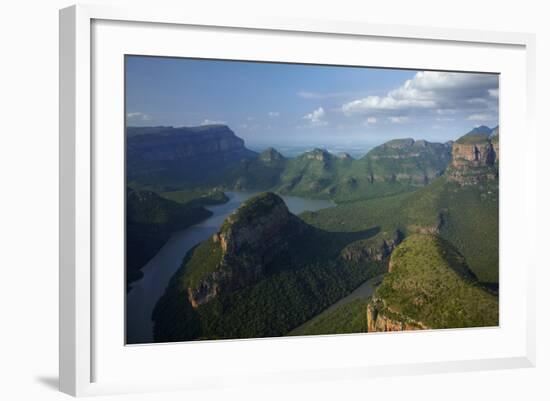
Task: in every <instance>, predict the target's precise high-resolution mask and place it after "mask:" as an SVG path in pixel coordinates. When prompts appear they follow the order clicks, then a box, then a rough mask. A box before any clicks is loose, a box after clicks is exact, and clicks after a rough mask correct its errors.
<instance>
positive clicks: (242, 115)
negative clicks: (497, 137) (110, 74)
mask: <svg viewBox="0 0 550 401" xmlns="http://www.w3.org/2000/svg"><path fill="white" fill-rule="evenodd" d="M125 60H126V61H125V65H126V68H125V75H126V76H125V79H126V105H125V110H126V111H125V112H126V116H125V117H126V124H127V126H172V127H189V126H201V125H209V124H224V125H227V126H229V127H231V129H232V130H233V131H234V132H235V133H236V134H237V135H238V136H239V137H241V138H243V139H244V140H245V141H246V142H247V143H251V144H252V143H254V144H262V143H287V142H303V143H319V144H322V143H326V144H338V143H342V142H354V143H360V144H362V145H369V146H373V145H374V144H376V143H383V142H386V141H387V140H390V139H393V138H422V139H424V140H427V141H430V142H447V141H448V140H454V139H456V138H458V137H459V136H461V135H463V134H464V133H466V132H468V131H469V130H470V129H471V128H472V127H474V126H476V125H487V126H491V127H494V126H496V125H498V121H499V116H498V98H499V84H498V74H487V73H465V72H438V71H421V70H404V69H403V70H402V69H384V68H372V67H347V66H327V65H312V64H307V65H306V64H284V63H275V62H273V63H271V62H253V61H236V60H210V59H192V58H173V57H150V56H126V58H125Z"/></svg>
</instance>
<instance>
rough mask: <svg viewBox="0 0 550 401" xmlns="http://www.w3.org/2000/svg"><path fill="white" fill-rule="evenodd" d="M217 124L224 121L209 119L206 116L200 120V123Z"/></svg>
mask: <svg viewBox="0 0 550 401" xmlns="http://www.w3.org/2000/svg"><path fill="white" fill-rule="evenodd" d="M218 124H225V121H220V120H210V119H208V118H205V119H204V120H202V121H201V124H200V125H218Z"/></svg>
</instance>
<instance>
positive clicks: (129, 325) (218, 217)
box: [126, 191, 334, 344]
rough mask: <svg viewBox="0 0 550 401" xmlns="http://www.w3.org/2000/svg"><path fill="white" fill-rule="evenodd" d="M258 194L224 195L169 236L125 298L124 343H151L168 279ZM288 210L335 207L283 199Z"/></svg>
mask: <svg viewBox="0 0 550 401" xmlns="http://www.w3.org/2000/svg"><path fill="white" fill-rule="evenodd" d="M257 193H259V192H257V191H256V192H253V191H247V192H225V194H226V195H227V197H228V198H229V201H228V202H226V203H224V204H222V205H215V206H208V207H207V209H208V210H210V211H211V212H212V213H213V214H212V216H210V217H209V218H207V219H206V220H204V221H202V222H200V223H198V224H195V225H194V226H191V227H189V228H186V229H185V230H181V231H178V232H175V233H174V234H172V236H171V237H170V239H169V240H168V242H167V243H166V244H164V246H163V247H162V248H161V249H160V251H159V252H158V253H157V254H156V255H155V256H154V257H153V258H152V259H151V260H150V261H149V262H147V264H146V265H145V266H144V267H143V268H142V272H143V278H142V279H140V280H138V281H136V282H134V283H132V284H131V286H132V290H131V291H130V292H129V293H128V294H127V295H126V341H127V343H132V344H135V343H150V342H153V321H152V320H151V314H152V313H153V308H154V307H155V304H156V303H157V301H158V300H159V298H160V297H161V296H162V294H163V293H164V290H165V288H166V286H167V285H168V282H169V281H170V278H171V277H172V276H173V275H174V273H175V272H176V271H177V270H178V268H179V267H180V265H181V262H182V260H183V258H184V256H185V254H186V253H187V251H189V249H191V248H193V247H194V246H195V245H197V244H198V243H199V242H201V241H204V240H205V239H207V238H208V237H210V236H211V235H213V234H214V233H216V232H217V231H218V230H219V228H220V226H221V225H222V223H223V221H224V220H225V218H226V217H227V216H229V215H230V214H231V212H233V211H234V210H235V209H237V208H238V207H239V206H240V205H241V204H242V203H243V202H244V201H246V200H247V199H248V198H250V197H252V196H254V195H256V194H257ZM281 198H282V199H283V200H284V201H285V203H286V205H287V207H288V209H289V210H290V211H291V212H292V213H294V214H296V215H298V214H300V213H302V212H305V211H311V212H314V211H317V210H320V209H325V208H327V207H332V206H334V203H333V202H332V201H328V200H314V199H306V198H300V197H297V196H282V195H281Z"/></svg>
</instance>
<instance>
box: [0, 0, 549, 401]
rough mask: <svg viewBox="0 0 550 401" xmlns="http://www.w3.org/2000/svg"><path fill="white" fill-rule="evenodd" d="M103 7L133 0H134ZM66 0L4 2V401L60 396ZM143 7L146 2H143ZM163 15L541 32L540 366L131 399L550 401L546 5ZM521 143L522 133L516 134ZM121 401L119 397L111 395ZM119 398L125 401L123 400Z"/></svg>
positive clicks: (209, 6) (220, 7) (0, 218)
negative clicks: (61, 54)
mask: <svg viewBox="0 0 550 401" xmlns="http://www.w3.org/2000/svg"><path fill="white" fill-rule="evenodd" d="M95 2H96V3H111V4H118V5H121V4H132V3H134V4H135V3H136V2H137V1H136V0H134V1H131V0H112V1H107V0H103V1H101V0H96V1H95ZM72 3H73V1H66V0H26V1H16V0H11V1H5V0H4V1H3V2H2V3H1V5H0V116H1V120H0V188H1V192H0V236H1V237H0V244H1V245H0V255H1V257H0V273H1V274H2V276H1V278H0V297H1V302H0V305H1V309H0V311H1V314H0V319H1V320H0V321H1V322H2V325H1V329H0V347H1V348H0V398H2V399H6V400H19V399H26V400H56V399H64V398H66V397H67V396H65V395H62V394H59V393H57V391H56V387H57V334H58V330H57V324H58V315H57V291H58V284H57V281H58V273H57V261H58V225H57V221H58V206H57V202H58V195H57V192H58V179H57V175H58V162H57V160H58V91H57V88H58V70H57V67H58V61H57V59H58V25H57V24H58V21H57V12H58V9H59V8H62V7H65V6H68V5H71V4H72ZM140 3H148V2H146V1H140ZM150 3H151V4H155V6H156V7H162V6H167V5H172V6H173V5H174V4H179V5H180V6H181V7H189V10H190V12H192V11H193V9H203V10H209V11H210V12H212V13H216V14H218V13H220V14H222V15H225V14H232V13H251V14H252V15H255V14H257V15H266V14H269V15H277V16H294V17H310V18H326V19H340V20H364V21H368V22H375V23H395V24H408V25H428V26H436V27H456V28H473V29H488V30H504V31H526V32H533V33H536V34H537V75H538V76H537V79H538V85H537V87H538V89H537V91H538V92H537V115H538V121H537V123H536V127H537V130H538V143H537V144H527V143H526V144H525V146H528V147H529V148H531V149H532V151H533V154H535V152H538V166H539V168H538V175H539V179H540V181H541V183H543V184H542V185H541V190H540V194H539V214H540V223H541V224H540V227H539V229H538V232H536V233H535V232H529V233H526V235H529V236H530V237H531V238H532V240H533V241H537V242H538V244H539V249H540V250H541V251H540V257H541V262H540V264H539V266H538V275H537V283H538V292H537V304H538V308H537V309H538V314H537V326H538V333H537V337H538V344H537V345H538V364H537V367H536V368H534V369H523V370H508V371H493V372H478V373H463V374H441V375H430V376H416V377H399V378H383V379H372V380H365V381H363V382H326V383H316V384H304V385H295V386H289V387H285V388H250V389H247V390H243V389H238V390H236V389H228V390H226V391H224V392H223V393H222V392H221V391H218V390H216V391H211V392H207V393H203V394H181V393H180V394H178V393H166V394H149V395H140V396H135V395H131V396H121V397H120V398H126V399H132V400H158V399H163V400H164V399H174V400H175V399H178V400H179V399H182V398H187V399H190V398H189V397H193V398H200V399H201V400H209V399H219V398H221V397H223V399H225V400H233V399H239V400H246V399H250V400H256V399H261V400H279V401H280V400H294V399H315V400H334V399H339V400H343V399H350V400H352V399H365V400H369V399H375V398H376V399H387V400H392V399H405V398H406V399H423V400H432V399H433V400H441V399H445V400H465V399H472V400H477V399H495V400H496V399H498V400H503V399H504V400H508V399H510V400H513V399H529V400H543V399H549V397H550V389H549V387H548V385H547V382H548V380H549V379H550V353H549V348H548V344H549V341H548V338H550V334H549V329H550V325H549V320H550V319H549V318H548V316H547V315H548V313H547V310H548V309H547V308H546V307H547V306H548V305H549V296H548V292H547V291H548V290H547V283H549V282H550V274H549V270H550V269H549V266H548V265H549V263H548V261H547V260H548V257H547V256H546V252H544V250H545V249H547V247H548V239H550V237H549V236H548V234H547V231H546V230H543V229H542V227H546V226H549V224H550V219H549V213H548V208H547V207H546V208H545V206H547V205H550V201H549V191H548V187H547V182H548V177H549V174H548V172H549V171H548V170H549V168H548V162H546V161H545V159H547V157H545V156H546V151H545V149H549V148H550V146H549V145H550V144H549V140H548V135H549V134H550V132H548V129H547V126H546V124H544V125H543V121H545V117H546V116H547V114H548V106H549V102H548V100H547V96H546V90H549V89H550V84H549V75H548V74H549V73H550V28H549V25H550V24H549V22H548V15H550V14H549V12H548V10H545V7H544V6H545V3H546V2H543V1H530V0H523V1H520V2H518V1H513V2H504V1H498V0H486V1H479V0H455V1H453V2H450V1H441V0H433V1H431V0H416V1H410V0H402V1H394V0H386V1H376V2H371V1H366V0H360V1H352V0H338V1H330V2H324V3H322V2H321V1H320V0H316V1H301V2H299V1H297V0H277V1H275V0H272V1H270V2H265V1H264V2H262V1H245V0H232V1H218V2H215V1H209V0H202V1H201V2H200V4H199V2H198V1H196V0H195V1H190V0H180V1H160V0H156V1H155V2H154V3H153V2H150ZM518 135H521V133H518ZM111 398H113V399H114V397H109V399H111ZM116 399H119V398H116Z"/></svg>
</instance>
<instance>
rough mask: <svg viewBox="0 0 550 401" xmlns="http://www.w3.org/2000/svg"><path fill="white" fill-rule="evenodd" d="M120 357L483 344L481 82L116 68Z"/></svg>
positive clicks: (146, 63)
mask: <svg viewBox="0 0 550 401" xmlns="http://www.w3.org/2000/svg"><path fill="white" fill-rule="evenodd" d="M124 97H125V103H124V116H121V117H123V118H124V119H125V132H124V141H125V162H124V163H125V186H124V188H120V190H121V191H125V247H126V248H125V265H123V266H120V268H121V269H125V278H126V280H125V284H124V286H125V288H121V291H124V292H125V300H126V302H125V309H126V310H125V319H126V321H125V332H126V339H125V342H126V344H127V345H138V344H151V343H169V342H185V341H200V340H228V339H233V340H235V339H250V338H266V337H282V336H312V335H341V334H364V333H373V332H396V331H410V330H438V329H464V328H479V327H498V326H499V74H497V73H486V72H476V71H467V72H466V71H439V70H414V69H401V68H387V66H386V67H385V66H376V65H374V66H362V65H323V64H300V63H288V62H276V61H273V62H271V61H269V62H267V61H254V60H222V59H199V58H182V57H160V56H148V55H129V54H127V55H125V56H124Z"/></svg>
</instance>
